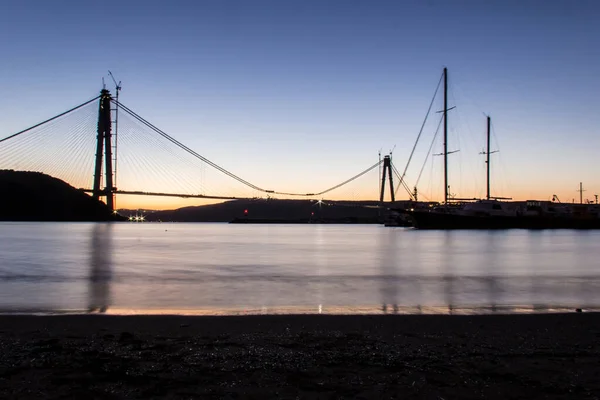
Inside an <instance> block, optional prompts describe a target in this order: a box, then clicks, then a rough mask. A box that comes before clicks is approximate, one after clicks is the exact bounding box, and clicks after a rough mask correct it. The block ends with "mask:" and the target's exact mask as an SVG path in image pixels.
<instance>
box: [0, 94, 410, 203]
mask: <svg viewBox="0 0 600 400" xmlns="http://www.w3.org/2000/svg"><path fill="white" fill-rule="evenodd" d="M118 93H119V87H117V95H116V97H113V96H112V95H111V93H110V91H109V90H107V89H102V91H101V92H100V94H99V95H98V96H96V97H94V98H92V99H90V100H87V101H85V102H83V103H81V104H79V105H77V106H76V107H73V108H71V109H69V110H67V111H65V112H63V113H60V114H58V115H56V116H54V117H52V118H49V119H47V120H45V121H43V122H40V123H38V124H36V125H34V126H31V127H29V128H27V129H24V130H21V131H19V132H16V133H14V134H11V135H9V136H6V137H4V138H2V139H0V169H12V170H22V171H35V172H42V173H45V174H47V175H50V176H53V177H55V178H58V179H61V180H63V181H65V182H66V183H68V184H70V185H71V186H73V187H75V188H79V189H80V190H82V191H84V192H86V193H89V194H90V195H91V196H92V197H93V198H95V199H98V200H101V201H104V202H105V203H106V205H107V206H108V207H109V208H110V209H111V210H115V208H116V207H115V205H116V196H117V195H137V196H161V197H179V198H198V199H216V200H235V199H256V198H261V197H269V198H306V199H314V200H323V198H324V196H326V195H330V194H331V193H332V192H334V191H337V193H340V190H341V189H342V188H344V187H348V185H350V184H351V183H352V182H355V181H357V180H358V179H359V178H361V177H365V176H366V175H368V176H371V179H373V178H374V176H373V175H374V174H375V173H377V174H378V178H377V180H378V182H379V184H378V187H377V191H375V190H373V191H372V194H373V196H372V197H371V196H370V195H369V196H370V198H371V199H373V200H375V201H377V200H378V201H379V202H380V204H382V205H383V204H384V201H385V200H386V193H385V192H386V191H389V195H388V196H387V197H388V198H389V200H391V201H392V202H393V201H395V200H396V192H397V191H398V188H399V187H400V186H403V187H404V188H405V189H406V190H407V193H408V195H409V198H410V199H414V194H413V193H412V192H411V191H410V190H409V188H408V186H407V185H406V183H405V182H404V179H403V175H401V174H400V173H399V171H398V170H397V169H396V167H395V166H394V165H393V163H392V159H391V155H386V156H384V157H383V158H382V157H381V156H380V157H379V160H378V161H377V162H376V163H374V164H372V165H370V166H368V167H367V168H365V169H364V170H362V171H360V172H359V173H356V174H354V175H352V176H350V177H349V178H348V179H345V180H343V181H342V182H339V183H337V184H335V185H332V186H330V187H327V188H325V189H319V190H315V191H312V192H293V191H289V190H277V189H276V188H265V187H261V186H259V185H256V184H254V183H252V182H251V181H249V180H246V179H244V178H242V177H240V176H239V175H237V174H234V173H233V172H231V171H229V170H228V169H226V168H224V167H222V166H221V165H219V164H217V163H215V162H213V161H211V160H209V159H208V158H206V157H204V156H202V155H201V154H199V153H198V152H196V151H195V150H193V149H192V148H190V147H188V146H186V145H185V144H183V143H182V142H180V141H179V140H177V139H176V138H175V137H174V136H171V135H169V134H168V133H166V132H165V131H163V130H161V129H159V128H158V127H156V126H155V125H153V124H152V123H151V122H149V121H148V120H147V119H145V118H143V117H142V116H140V115H139V114H138V113H136V112H135V111H133V110H132V109H131V108H129V107H128V106H126V105H125V104H123V103H121V102H119V100H118ZM208 175H211V176H212V179H209V178H208ZM394 178H395V179H396V185H397V186H396V187H395V188H394ZM363 179H365V178H363ZM388 185H389V186H388ZM173 188H176V189H173ZM166 189H170V190H172V191H167V190H166ZM373 189H374V185H373ZM240 193H242V195H240ZM338 197H339V196H338Z"/></svg>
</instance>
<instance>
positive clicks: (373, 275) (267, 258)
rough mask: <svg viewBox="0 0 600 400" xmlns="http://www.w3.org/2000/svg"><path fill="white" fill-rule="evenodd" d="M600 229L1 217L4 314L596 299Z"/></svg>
mask: <svg viewBox="0 0 600 400" xmlns="http://www.w3.org/2000/svg"><path fill="white" fill-rule="evenodd" d="M598 239H600V231H599V232H575V231H543V232H529V231H522V230H514V231H504V232H468V231H451V232H443V231H416V230H411V229H403V228H384V227H380V226H354V225H228V224H127V223H113V224H82V223H45V224H38V223H0V311H4V312H6V311H57V310H60V311H77V312H85V311H87V312H101V313H103V312H122V311H123V310H137V312H147V311H148V310H153V311H154V312H168V310H178V312H202V313H215V312H225V313H238V312H244V313H272V312H278V311H281V312H312V313H318V312H323V313H331V312H378V313H388V314H394V313H403V312H424V313H427V312H432V310H435V312H444V313H462V312H464V310H465V309H473V308H475V309H484V310H486V311H487V312H493V311H496V310H498V311H506V310H514V309H515V308H525V309H530V310H537V311H548V310H550V309H556V308H557V307H568V308H571V309H574V308H580V307H581V308H596V307H598V306H600V290H599V289H600V268H598V267H599V265H598V264H599V261H598V260H600V248H599V247H598V246H596V244H597V243H598Z"/></svg>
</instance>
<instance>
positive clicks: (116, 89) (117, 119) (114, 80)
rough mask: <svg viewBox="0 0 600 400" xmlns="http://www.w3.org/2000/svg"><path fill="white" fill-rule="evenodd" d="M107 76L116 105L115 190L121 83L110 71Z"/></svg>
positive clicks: (115, 185) (114, 183)
mask: <svg viewBox="0 0 600 400" xmlns="http://www.w3.org/2000/svg"><path fill="white" fill-rule="evenodd" d="M108 75H110V77H111V78H112V81H113V83H114V84H115V93H116V96H115V99H116V105H115V108H114V110H113V111H114V112H115V120H114V121H113V122H114V125H115V133H114V134H113V136H114V152H113V155H114V161H113V163H114V179H113V181H114V182H113V186H114V187H115V188H116V187H117V143H118V138H119V135H118V134H119V92H120V91H121V81H119V83H117V80H116V79H115V76H114V75H113V74H112V72H110V70H109V71H108ZM102 80H103V81H104V78H102Z"/></svg>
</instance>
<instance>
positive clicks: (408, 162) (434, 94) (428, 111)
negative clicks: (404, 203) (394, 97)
mask: <svg viewBox="0 0 600 400" xmlns="http://www.w3.org/2000/svg"><path fill="white" fill-rule="evenodd" d="M443 79H444V74H443V73H442V75H441V76H440V80H439V81H438V84H437V86H436V88H435V92H434V93H433V97H432V98H431V102H430V103H429V108H428V109H427V113H426V114H425V119H423V123H422V124H421V129H419V134H418V135H417V140H415V144H414V145H413V148H412V150H411V152H410V155H409V156H408V161H407V162H406V166H405V167H404V171H403V172H402V176H400V177H399V182H398V186H396V191H395V193H397V192H398V189H400V185H401V184H402V182H404V177H405V176H406V171H407V170H408V167H409V165H410V162H411V160H412V158H413V155H414V154H415V150H416V149H417V144H419V139H420V138H421V135H422V134H423V129H424V128H425V124H426V123H427V120H428V118H429V114H430V113H431V108H432V107H433V103H434V101H435V98H436V96H437V93H438V91H439V90H440V86H441V84H442V80H443Z"/></svg>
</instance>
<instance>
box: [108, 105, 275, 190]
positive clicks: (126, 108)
mask: <svg viewBox="0 0 600 400" xmlns="http://www.w3.org/2000/svg"><path fill="white" fill-rule="evenodd" d="M113 101H114V100H113ZM118 106H119V107H120V108H121V109H122V110H124V111H125V112H126V113H127V114H129V115H131V116H132V117H133V118H135V119H137V120H138V121H139V122H141V123H142V124H144V125H146V126H147V127H148V128H150V129H152V130H153V131H155V132H156V133H158V134H159V135H161V136H162V137H164V138H165V139H167V140H168V141H170V142H172V143H173V144H175V145H177V146H179V147H180V148H182V149H183V150H185V151H187V152H188V153H190V154H191V155H193V156H194V157H196V158H198V159H200V160H201V161H204V162H205V163H206V164H208V165H210V166H211V167H213V168H215V169H217V170H218V171H220V172H222V173H224V174H225V175H227V176H229V177H230V178H233V179H235V180H236V181H238V182H240V183H243V184H244V185H246V186H248V187H250V188H252V189H255V190H258V191H260V192H265V193H270V192H272V191H269V190H266V189H263V188H261V187H258V186H256V185H253V184H252V183H250V182H248V181H246V180H245V179H242V178H240V177H239V176H237V175H235V174H233V173H232V172H229V171H227V170H226V169H225V168H222V167H221V166H219V165H217V164H215V163H214V162H212V161H210V160H209V159H207V158H206V157H203V156H201V155H200V154H198V153H196V152H195V151H194V150H192V149H190V148H189V147H187V146H186V145H184V144H183V143H181V142H180V141H178V140H177V139H175V138H173V137H171V136H170V135H168V134H167V133H166V132H164V131H162V130H160V129H159V128H157V127H156V126H154V125H152V124H151V123H150V122H148V121H147V120H145V119H144V118H142V117H141V116H139V115H138V114H136V113H135V112H134V111H132V110H131V109H129V108H128V107H126V106H125V105H124V104H123V103H118Z"/></svg>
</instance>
